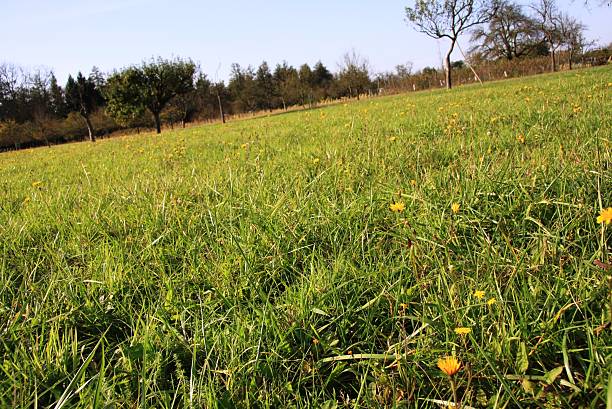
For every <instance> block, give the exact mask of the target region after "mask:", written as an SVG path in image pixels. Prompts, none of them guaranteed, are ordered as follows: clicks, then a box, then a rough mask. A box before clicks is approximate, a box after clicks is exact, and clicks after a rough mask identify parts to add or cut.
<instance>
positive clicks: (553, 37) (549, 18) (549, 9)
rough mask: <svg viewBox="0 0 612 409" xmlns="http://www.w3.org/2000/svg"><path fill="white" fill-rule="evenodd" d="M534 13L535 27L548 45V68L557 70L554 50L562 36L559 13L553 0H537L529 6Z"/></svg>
mask: <svg viewBox="0 0 612 409" xmlns="http://www.w3.org/2000/svg"><path fill="white" fill-rule="evenodd" d="M531 8H532V10H533V11H534V12H535V14H536V18H535V21H536V27H537V28H538V30H539V31H540V33H542V35H543V36H544V42H545V43H546V45H547V46H548V53H549V55H550V70H551V71H552V72H554V71H556V70H557V62H556V55H555V53H556V51H557V49H558V48H559V47H560V46H561V43H562V41H563V40H562V36H561V30H560V28H559V22H560V13H559V11H558V10H557V4H556V3H555V0H539V2H538V3H537V4H534V5H532V6H531Z"/></svg>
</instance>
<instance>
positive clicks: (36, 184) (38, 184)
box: [32, 181, 43, 187]
mask: <svg viewBox="0 0 612 409" xmlns="http://www.w3.org/2000/svg"><path fill="white" fill-rule="evenodd" d="M42 184H43V182H41V181H36V182H32V187H41V186H42Z"/></svg>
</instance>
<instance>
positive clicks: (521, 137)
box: [516, 134, 525, 144]
mask: <svg viewBox="0 0 612 409" xmlns="http://www.w3.org/2000/svg"><path fill="white" fill-rule="evenodd" d="M516 140H517V141H519V143H522V144H524V143H525V135H523V134H519V135H518V136H517V137H516Z"/></svg>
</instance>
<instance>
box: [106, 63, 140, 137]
mask: <svg viewBox="0 0 612 409" xmlns="http://www.w3.org/2000/svg"><path fill="white" fill-rule="evenodd" d="M140 81H141V78H140V74H139V72H138V69H136V68H134V67H130V68H126V69H125V70H123V71H121V72H115V73H113V74H112V75H111V76H110V77H108V79H107V81H106V85H105V87H104V96H105V98H106V112H107V113H108V114H109V115H110V116H111V117H112V118H113V119H114V120H115V121H116V122H117V123H118V124H120V125H122V126H125V127H130V126H134V125H135V124H136V121H137V119H138V118H140V117H142V115H143V114H144V112H145V106H144V102H143V98H142V95H141V89H140Z"/></svg>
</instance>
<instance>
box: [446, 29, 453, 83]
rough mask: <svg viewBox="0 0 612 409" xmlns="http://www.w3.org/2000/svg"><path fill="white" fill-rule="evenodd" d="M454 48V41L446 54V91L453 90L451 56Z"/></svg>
mask: <svg viewBox="0 0 612 409" xmlns="http://www.w3.org/2000/svg"><path fill="white" fill-rule="evenodd" d="M454 48H455V41H453V42H452V43H451V47H450V50H448V53H446V59H445V64H446V89H451V88H453V77H452V73H451V71H452V67H451V54H452V53H453V49H454Z"/></svg>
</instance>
